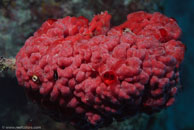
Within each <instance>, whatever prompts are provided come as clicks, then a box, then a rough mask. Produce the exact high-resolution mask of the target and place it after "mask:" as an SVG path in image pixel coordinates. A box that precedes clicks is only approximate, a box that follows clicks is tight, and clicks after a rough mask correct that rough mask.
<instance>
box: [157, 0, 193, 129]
mask: <svg viewBox="0 0 194 130" xmlns="http://www.w3.org/2000/svg"><path fill="white" fill-rule="evenodd" d="M164 13H165V14H166V15H167V16H170V17H174V18H175V19H176V20H177V22H178V24H179V26H180V27H181V28H182V32H183V34H182V37H181V41H182V42H183V43H184V44H185V45H186V46H187V51H186V54H185V59H184V62H183V63H182V66H181V82H182V86H183V89H182V90H180V91H179V94H178V95H177V98H176V102H175V104H174V105H173V106H172V107H170V108H168V109H167V110H166V111H165V113H166V117H165V119H164V117H161V121H156V122H157V123H155V124H154V127H153V129H157V130H194V0H166V3H165V9H164ZM163 121H165V122H163ZM161 123H162V126H161V125H160V124H161Z"/></svg>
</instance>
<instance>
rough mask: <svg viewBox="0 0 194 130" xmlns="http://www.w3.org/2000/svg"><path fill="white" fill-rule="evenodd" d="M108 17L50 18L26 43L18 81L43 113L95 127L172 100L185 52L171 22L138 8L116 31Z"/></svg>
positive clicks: (158, 107) (18, 63)
mask: <svg viewBox="0 0 194 130" xmlns="http://www.w3.org/2000/svg"><path fill="white" fill-rule="evenodd" d="M110 19H111V16H110V15H109V14H108V13H107V12H104V13H101V14H99V15H96V16H95V17H94V18H93V19H92V21H91V22H89V21H88V20H87V19H86V18H84V17H78V18H76V17H69V16H68V17H65V18H62V19H57V20H56V19H49V20H47V21H46V22H44V23H43V25H42V26H41V27H40V29H39V30H38V31H37V32H35V33H34V35H33V36H31V37H30V38H29V39H28V40H26V42H25V45H24V46H23V47H22V48H21V50H20V51H19V53H18V54H17V56H16V75H17V79H18V82H19V84H20V85H22V86H25V88H26V90H27V93H28V94H29V95H31V96H30V97H31V98H32V100H35V101H36V102H37V103H38V104H39V105H40V106H41V107H43V108H44V110H45V111H47V110H49V111H52V112H54V113H55V116H56V117H57V118H58V117H59V118H61V119H63V120H66V121H70V122H72V123H74V124H75V125H83V124H90V125H97V124H107V123H110V122H111V121H112V119H113V118H115V119H121V118H124V117H126V116H130V115H133V114H135V113H137V112H147V113H152V112H155V111H159V110H161V109H162V108H165V107H167V106H170V105H171V104H173V102H174V100H175V99H174V95H175V94H176V92H177V89H178V86H179V85H180V83H179V71H178V70H179V66H180V63H181V62H182V60H183V57H184V51H185V46H184V44H182V43H181V42H180V41H178V38H179V37H180V34H181V30H180V28H179V26H178V25H177V23H176V21H175V20H174V19H172V18H168V17H166V16H164V15H162V14H160V13H157V12H156V13H153V14H149V13H146V12H143V11H140V12H135V13H131V14H129V15H128V16H127V21H126V22H124V23H123V24H121V25H119V26H116V27H113V28H110Z"/></svg>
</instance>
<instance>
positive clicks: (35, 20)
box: [0, 0, 194, 130]
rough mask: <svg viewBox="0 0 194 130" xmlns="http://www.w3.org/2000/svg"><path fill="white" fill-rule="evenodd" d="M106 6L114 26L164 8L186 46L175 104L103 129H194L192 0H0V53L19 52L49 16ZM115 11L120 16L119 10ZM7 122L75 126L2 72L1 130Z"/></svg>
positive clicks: (11, 75)
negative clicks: (45, 110)
mask: <svg viewBox="0 0 194 130" xmlns="http://www.w3.org/2000/svg"><path fill="white" fill-rule="evenodd" d="M104 10H108V11H109V12H110V13H111V14H112V15H113V16H114V15H115V16H114V17H115V19H113V21H112V22H113V25H118V24H119V23H122V21H124V20H123V19H125V16H126V15H127V14H128V13H130V12H133V11H137V10H145V11H148V12H154V11H160V12H162V13H163V14H165V15H167V16H169V17H173V18H175V19H176V20H177V22H178V25H179V26H180V27H181V29H182V37H181V41H182V42H183V43H184V44H185V45H186V47H187V50H186V53H185V58H184V61H183V63H182V65H181V69H180V72H181V84H182V88H181V89H180V90H179V92H178V94H177V96H176V101H175V103H174V104H173V105H172V106H171V107H169V108H167V109H165V110H162V111H161V112H159V113H156V114H153V115H150V116H148V115H146V114H140V115H137V116H135V117H133V118H131V119H128V120H125V121H122V122H119V123H118V122H114V123H113V124H112V125H111V126H107V127H104V128H100V129H101V130H108V129H111V130H194V44H193V42H194V1H193V0H185V1H183V0H162V1H161V0H121V1H116V0H115V1H113V2H112V1H110V0H107V1H106V2H104V1H103V0H96V1H95V2H94V1H93V2H91V1H89V0H88V1H87V0H85V1H84V0H72V1H70V0H67V1H62V0H48V1H46V0H45V1H44V0H43V1H42V2H40V1H35V0H29V1H25V0H0V56H3V57H7V58H11V57H15V55H16V54H17V52H18V51H19V49H20V48H21V47H22V45H23V44H24V42H25V40H26V39H27V38H28V37H29V36H31V35H32V34H33V32H34V31H35V30H37V29H38V28H39V27H40V25H41V23H42V22H43V21H45V20H46V19H47V18H61V17H65V16H68V15H70V16H80V15H82V16H85V17H87V18H89V19H90V18H91V17H92V16H93V15H94V14H96V13H100V11H104ZM116 14H117V15H116ZM3 126H40V127H41V129H43V130H55V129H65V130H73V129H74V128H73V127H72V126H70V125H68V124H65V123H60V122H56V121H53V120H52V119H50V118H49V117H48V116H47V115H44V113H42V111H41V110H40V109H39V108H38V106H37V105H35V104H33V103H32V102H30V101H28V99H27V98H26V95H25V92H24V90H23V88H22V87H21V86H19V85H18V84H17V80H16V78H15V75H14V73H7V74H1V75H0V129H3Z"/></svg>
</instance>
